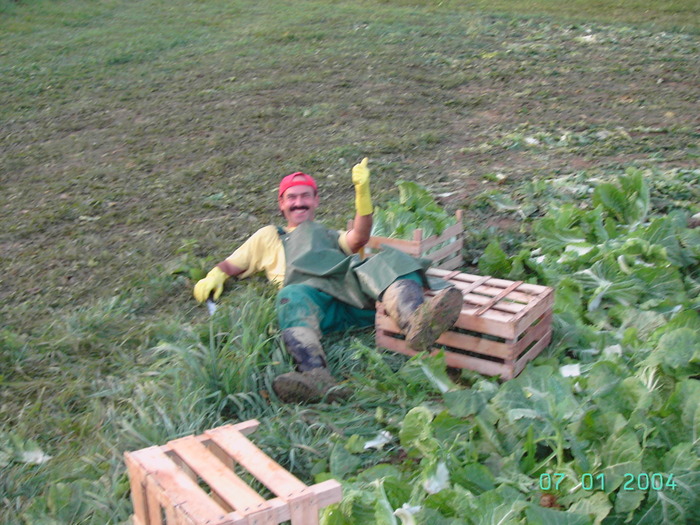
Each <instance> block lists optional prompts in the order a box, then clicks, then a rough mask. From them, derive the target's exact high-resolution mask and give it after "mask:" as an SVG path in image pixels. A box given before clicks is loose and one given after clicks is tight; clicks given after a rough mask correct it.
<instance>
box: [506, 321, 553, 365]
mask: <svg viewBox="0 0 700 525" xmlns="http://www.w3.org/2000/svg"><path fill="white" fill-rule="evenodd" d="M551 329H552V312H548V313H547V314H545V315H544V316H542V317H541V318H540V322H539V323H537V325H536V326H530V328H529V329H528V330H526V331H525V335H523V338H522V339H521V340H520V341H518V342H517V344H516V345H515V347H514V348H513V356H512V359H516V358H517V357H518V356H519V355H520V354H521V353H522V352H523V351H524V350H525V349H526V348H527V347H528V346H530V345H531V344H532V343H533V342H535V341H538V340H539V339H541V338H542V337H544V335H545V333H546V332H547V331H549V330H551Z"/></svg>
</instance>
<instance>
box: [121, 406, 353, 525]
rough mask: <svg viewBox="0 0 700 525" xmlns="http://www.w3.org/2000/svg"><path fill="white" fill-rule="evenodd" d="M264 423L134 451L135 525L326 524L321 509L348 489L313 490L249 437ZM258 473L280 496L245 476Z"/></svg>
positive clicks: (331, 485) (331, 483)
mask: <svg viewBox="0 0 700 525" xmlns="http://www.w3.org/2000/svg"><path fill="white" fill-rule="evenodd" d="M258 426H259V423H258V421H256V420H250V421H246V422H244V423H239V424H236V425H226V426H222V427H218V428H215V429H212V430H207V431H206V432H204V434H202V435H200V436H188V437H184V438H181V439H176V440H173V441H170V442H168V444H167V445H164V446H155V447H149V448H145V449H142V450H138V451H136V452H126V453H125V454H124V456H125V459H126V465H127V469H128V472H129V478H130V480H131V499H132V502H133V505H134V515H133V524H134V525H185V524H187V525H204V524H207V525H273V524H278V523H282V522H285V521H289V520H291V522H292V524H293V525H315V524H318V522H319V517H318V512H319V509H321V508H323V507H325V506H327V505H330V504H331V503H337V502H339V501H340V500H341V498H342V492H341V487H340V484H339V483H338V482H337V481H335V480H328V481H324V482H323V483H317V484H315V485H312V486H306V485H305V484H304V483H302V482H301V481H300V480H299V479H297V478H296V477H295V476H293V475H292V474H290V473H289V472H287V471H286V470H285V469H284V468H282V467H281V466H280V465H279V464H277V463H275V462H274V461H273V460H272V459H271V458H270V457H269V456H267V455H266V454H265V453H263V452H262V451H261V450H260V449H259V448H257V447H256V446H255V445H254V444H253V443H251V442H250V441H249V440H248V438H247V437H246V435H247V434H249V433H251V432H253V431H254V430H255V429H257V427H258ZM243 469H245V471H247V473H243V472H242V470H243ZM237 471H238V472H239V473H237ZM248 473H249V474H248ZM239 474H240V475H239ZM250 475H252V476H254V477H255V479H257V480H258V481H259V482H260V483H262V484H263V485H264V486H265V487H267V488H268V489H269V490H270V491H271V492H272V493H273V494H274V495H275V497H273V498H271V499H265V498H264V497H263V496H261V495H260V494H259V493H258V492H257V491H256V490H254V489H253V488H251V486H250V485H249V484H248V483H246V482H245V481H244V480H243V479H242V477H241V476H243V477H246V476H248V477H250Z"/></svg>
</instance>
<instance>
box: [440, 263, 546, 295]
mask: <svg viewBox="0 0 700 525" xmlns="http://www.w3.org/2000/svg"><path fill="white" fill-rule="evenodd" d="M426 273H427V274H428V275H434V276H435V277H442V276H444V275H445V274H446V273H447V270H443V269H440V268H429V269H428V270H427V272H426ZM480 277H481V276H479V275H474V274H469V273H462V274H460V275H459V276H458V277H455V279H458V280H465V281H469V282H471V281H475V280H476V279H479V278H480ZM512 282H513V281H508V280H506V279H496V278H492V279H491V280H490V281H489V284H490V285H492V286H494V287H500V288H506V287H507V286H509V285H510V284H511V283H512ZM546 289H547V286H542V285H539V284H530V283H523V285H522V286H521V287H520V289H519V290H518V291H520V292H525V293H528V294H533V295H538V294H540V293H542V292H544V291H545V290H546Z"/></svg>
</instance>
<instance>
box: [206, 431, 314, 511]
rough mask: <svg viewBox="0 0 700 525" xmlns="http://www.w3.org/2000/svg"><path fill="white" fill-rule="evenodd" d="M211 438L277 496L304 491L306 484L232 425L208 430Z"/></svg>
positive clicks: (207, 433)
mask: <svg viewBox="0 0 700 525" xmlns="http://www.w3.org/2000/svg"><path fill="white" fill-rule="evenodd" d="M205 434H206V435H207V436H209V438H210V439H211V440H212V441H213V442H214V443H216V444H217V445H219V446H220V447H221V448H222V449H223V450H224V451H225V452H226V453H227V454H228V455H229V456H231V457H232V458H233V459H234V460H236V461H237V462H238V463H239V464H240V465H242V466H243V467H244V468H246V469H247V470H248V472H250V473H251V474H253V476H255V477H256V478H257V479H258V480H259V481H260V482H261V483H262V484H263V485H265V486H266V487H267V488H268V489H270V490H271V491H272V492H273V493H274V494H275V495H276V496H279V497H281V498H283V499H284V498H285V496H287V495H289V494H292V493H295V492H300V491H303V490H304V489H305V488H306V485H304V483H302V482H301V481H300V480H299V479H298V478H296V477H295V476H293V475H292V474H291V473H289V472H287V471H286V470H285V469H284V468H282V466H281V465H279V464H278V463H276V462H275V461H274V460H272V458H270V457H269V456H268V455H267V454H265V453H264V452H263V451H262V450H260V449H259V448H258V447H256V446H255V445H253V443H251V442H250V441H248V439H246V437H245V436H243V435H242V434H241V433H240V432H238V431H236V430H235V429H234V428H232V427H231V426H230V425H226V426H223V427H219V428H215V429H213V430H207V431H206V432H205Z"/></svg>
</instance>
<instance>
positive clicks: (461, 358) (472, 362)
mask: <svg viewBox="0 0 700 525" xmlns="http://www.w3.org/2000/svg"><path fill="white" fill-rule="evenodd" d="M377 346H381V347H382V348H387V349H388V350H393V351H394V352H398V353H400V354H404V355H407V356H410V357H413V356H414V355H417V354H418V352H417V351H415V350H412V349H410V348H408V347H407V346H406V341H403V340H401V339H394V338H393V337H390V336H388V335H386V334H384V333H380V332H377ZM438 352H439V350H433V351H432V352H431V353H430V355H435V354H437V353H438ZM445 363H446V364H447V366H451V367H454V368H467V369H469V370H474V371H476V372H479V373H480V374H485V375H490V376H503V375H508V374H509V373H510V369H508V367H507V366H506V365H504V364H503V363H498V362H495V361H488V360H486V359H481V358H478V357H472V356H468V355H463V354H458V353H456V352H450V351H445Z"/></svg>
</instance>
